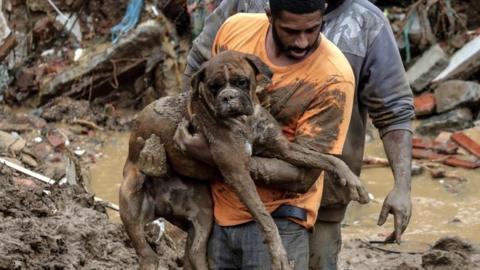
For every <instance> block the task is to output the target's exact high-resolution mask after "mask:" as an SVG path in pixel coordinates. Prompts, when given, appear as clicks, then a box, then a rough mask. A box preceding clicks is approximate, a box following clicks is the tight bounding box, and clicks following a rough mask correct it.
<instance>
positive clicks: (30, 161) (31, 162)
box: [21, 154, 38, 168]
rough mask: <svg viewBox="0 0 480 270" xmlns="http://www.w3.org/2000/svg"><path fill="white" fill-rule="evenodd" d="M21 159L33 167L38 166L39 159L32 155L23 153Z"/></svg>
mask: <svg viewBox="0 0 480 270" xmlns="http://www.w3.org/2000/svg"><path fill="white" fill-rule="evenodd" d="M21 160H22V162H23V163H25V164H27V165H28V166H30V167H32V168H36V167H38V163H37V161H36V160H35V159H34V158H33V157H31V156H30V155H26V154H22V156H21Z"/></svg>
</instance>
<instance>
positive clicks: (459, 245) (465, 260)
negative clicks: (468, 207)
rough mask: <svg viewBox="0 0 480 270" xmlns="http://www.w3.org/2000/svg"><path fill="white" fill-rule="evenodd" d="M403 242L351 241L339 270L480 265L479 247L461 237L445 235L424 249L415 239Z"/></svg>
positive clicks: (434, 269)
mask: <svg viewBox="0 0 480 270" xmlns="http://www.w3.org/2000/svg"><path fill="white" fill-rule="evenodd" d="M417 244H418V243H417ZM403 245H405V248H400V247H399V246H398V245H396V244H389V245H385V246H383V245H377V244H371V243H369V242H368V241H365V240H359V239H351V240H347V241H345V243H344V245H343V248H342V251H341V253H340V259H339V269H342V270H370V269H376V270H377V269H378V270H420V269H425V270H447V269H448V270H456V269H458V270H460V269H461V270H474V269H479V268H480V254H479V253H478V248H475V247H473V245H472V244H471V243H468V242H467V241H466V240H462V239H460V238H457V237H445V238H441V239H440V240H438V241H437V243H436V244H434V246H433V247H431V248H428V249H426V250H423V251H422V250H421V249H420V250H419V249H417V250H416V249H415V248H414V246H415V243H414V242H411V243H410V244H409V243H404V244H403ZM417 246H418V245H417ZM466 247H468V248H466Z"/></svg>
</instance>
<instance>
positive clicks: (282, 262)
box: [210, 134, 291, 270]
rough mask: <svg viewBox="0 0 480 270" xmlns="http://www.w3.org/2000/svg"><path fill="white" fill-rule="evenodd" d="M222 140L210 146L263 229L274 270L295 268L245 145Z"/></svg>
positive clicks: (224, 171)
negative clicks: (251, 168)
mask: <svg viewBox="0 0 480 270" xmlns="http://www.w3.org/2000/svg"><path fill="white" fill-rule="evenodd" d="M222 137H223V138H222V141H219V140H217V141H215V143H214V144H211V145H210V151H211V152H212V156H213V159H214V161H215V163H216V164H217V166H218V168H219V170H220V172H221V173H222V176H223V177H224V179H225V182H226V183H227V184H229V185H230V186H231V187H232V188H233V190H234V192H235V193H236V195H237V196H238V197H239V198H240V200H241V201H242V203H243V204H244V205H245V206H246V207H247V208H248V210H249V211H250V213H251V214H252V216H253V218H254V219H255V221H256V222H257V223H258V225H259V226H260V230H261V232H262V233H263V235H264V237H265V240H266V244H267V246H268V249H269V251H270V255H271V257H272V258H271V259H272V269H274V270H287V269H291V267H290V265H289V262H288V258H287V253H286V251H285V248H284V247H283V245H282V241H281V238H280V235H279V232H278V228H277V226H276V224H275V222H274V221H273V219H272V217H271V216H270V214H269V213H268V211H267V209H266V208H265V206H264V204H263V202H262V201H261V199H260V197H259V196H258V193H257V190H256V186H255V183H254V182H253V179H252V178H251V177H250V172H249V162H250V157H249V155H247V153H246V152H245V145H244V144H242V143H241V142H238V141H236V140H234V139H229V138H225V137H229V136H225V134H223V136H222ZM217 138H219V136H217ZM225 140H226V141H225ZM232 153H235V157H232Z"/></svg>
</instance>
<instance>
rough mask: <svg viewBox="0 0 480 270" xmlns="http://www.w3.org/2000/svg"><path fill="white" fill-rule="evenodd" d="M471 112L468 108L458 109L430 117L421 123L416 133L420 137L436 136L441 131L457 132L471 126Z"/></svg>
mask: <svg viewBox="0 0 480 270" xmlns="http://www.w3.org/2000/svg"><path fill="white" fill-rule="evenodd" d="M472 118H473V116H472V112H471V111H470V110H469V109H468V108H460V109H456V110H453V111H450V112H447V113H443V114H440V115H436V116H433V117H430V118H429V119H427V120H424V121H422V122H421V124H420V125H419V126H418V127H417V129H416V132H418V134H421V135H433V136H436V135H438V134H439V133H440V132H441V131H451V132H454V131H457V130H461V129H466V128H468V127H470V126H472V124H473V123H472Z"/></svg>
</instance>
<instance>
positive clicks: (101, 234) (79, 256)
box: [0, 168, 181, 269]
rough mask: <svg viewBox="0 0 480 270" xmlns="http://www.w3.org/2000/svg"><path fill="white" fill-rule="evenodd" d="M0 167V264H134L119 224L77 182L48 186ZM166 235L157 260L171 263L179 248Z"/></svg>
mask: <svg viewBox="0 0 480 270" xmlns="http://www.w3.org/2000/svg"><path fill="white" fill-rule="evenodd" d="M5 170H6V169H5V168H2V176H0V220H1V222H0V269H138V261H137V258H136V255H135V251H134V250H133V248H132V247H131V245H130V241H129V239H128V237H127V235H126V233H125V231H124V229H123V227H122V225H120V224H114V223H112V222H110V221H109V219H108V216H107V215H106V214H105V208H104V207H103V206H102V205H99V204H96V203H94V200H93V195H92V194H88V193H85V192H84V191H83V190H82V189H81V188H80V187H78V186H76V187H75V186H48V187H47V186H44V185H41V184H38V183H36V182H34V181H33V180H30V179H25V178H17V177H14V176H12V175H11V174H10V173H9V172H5ZM6 175H7V176H6ZM9 175H10V176H9ZM167 239H169V238H167V237H164V238H162V240H161V241H160V245H161V252H162V264H163V265H164V266H165V267H166V268H168V269H176V268H178V267H179V263H180V260H179V256H181V255H179V254H181V252H178V251H177V250H176V249H175V247H173V246H172V244H171V243H172V240H171V239H169V240H167Z"/></svg>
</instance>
